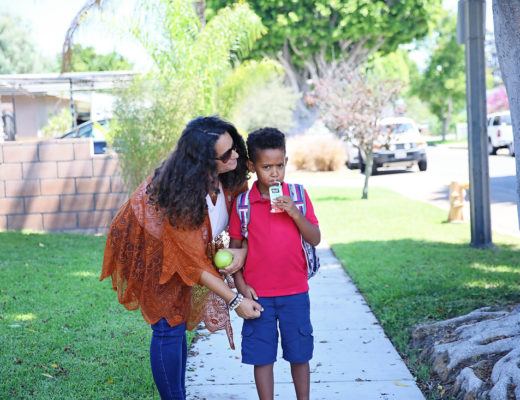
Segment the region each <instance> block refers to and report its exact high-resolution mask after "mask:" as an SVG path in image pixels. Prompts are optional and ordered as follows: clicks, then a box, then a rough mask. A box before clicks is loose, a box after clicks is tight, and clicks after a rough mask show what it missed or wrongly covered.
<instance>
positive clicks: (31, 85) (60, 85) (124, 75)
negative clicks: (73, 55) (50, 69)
mask: <svg viewBox="0 0 520 400" xmlns="http://www.w3.org/2000/svg"><path fill="white" fill-rule="evenodd" d="M135 75H136V73H135V72H133V71H102V72H68V73H64V74H55V73H53V74H11V75H0V96H1V95H4V96H5V95H28V96H35V95H45V94H47V95H54V96H59V97H61V96H63V95H64V94H69V93H70V91H71V90H72V91H73V92H78V91H94V90H103V89H113V88H115V87H119V86H121V85H125V84H127V83H128V82H130V81H131V80H132V78H133V77H134V76H135Z"/></svg>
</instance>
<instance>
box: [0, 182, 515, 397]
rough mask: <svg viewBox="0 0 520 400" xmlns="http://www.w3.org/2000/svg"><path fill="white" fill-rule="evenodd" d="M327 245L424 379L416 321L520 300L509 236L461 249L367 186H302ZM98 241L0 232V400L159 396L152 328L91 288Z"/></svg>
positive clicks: (451, 230) (392, 197)
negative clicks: (364, 194) (363, 194)
mask: <svg viewBox="0 0 520 400" xmlns="http://www.w3.org/2000/svg"><path fill="white" fill-rule="evenodd" d="M309 189H310V190H309V191H310V194H311V196H312V198H313V202H314V204H315V207H316V210H317V215H318V218H319V219H320V225H321V227H322V231H323V234H324V237H325V239H326V240H327V241H328V243H329V244H330V245H331V246H332V248H333V250H334V252H335V253H336V255H337V256H338V257H339V258H340V259H341V260H342V262H343V264H344V265H345V267H346V270H347V271H348V273H349V274H350V275H351V276H352V277H353V279H354V281H355V283H356V285H357V286H358V287H359V289H360V290H361V291H362V293H363V294H364V295H365V297H366V299H367V301H368V302H369V304H370V306H371V307H372V309H373V310H374V312H375V314H376V316H377V317H378V318H379V320H380V321H381V323H382V325H383V327H384V329H385V331H386V332H387V334H388V335H389V337H390V338H391V340H392V341H393V342H394V344H395V345H396V346H397V348H398V350H399V351H400V352H401V354H403V355H404V356H405V358H406V359H407V361H408V363H409V366H410V367H411V369H412V371H413V372H414V373H415V374H416V375H417V376H418V377H419V378H420V379H421V380H422V381H423V382H425V381H426V380H427V379H428V370H427V368H425V367H424V366H421V365H420V364H419V363H418V362H417V361H415V358H414V354H413V352H412V351H411V350H410V349H409V344H408V343H409V337H410V329H411V327H412V326H413V325H415V324H417V323H420V322H424V321H429V320H440V319H444V318H449V317H453V316H456V315H459V314H462V313H466V312H468V311H470V310H472V309H474V308H477V307H481V306H487V305H501V304H508V303H515V302H520V279H519V278H520V247H519V245H518V241H516V242H515V241H514V240H513V239H510V238H509V239H508V238H506V237H498V236H495V238H494V240H495V243H497V244H498V246H497V248H496V249H495V250H485V251H484V250H476V249H472V248H470V247H469V246H468V242H469V226H468V225H467V224H459V225H454V224H446V223H444V220H445V219H446V214H447V213H446V212H445V211H442V210H439V209H437V208H435V207H432V206H429V205H427V204H423V203H419V202H415V201H411V200H408V199H405V198H403V197H401V196H399V195H397V194H394V193H392V192H390V191H384V190H376V189H372V190H371V192H370V200H368V201H362V200H359V196H360V190H359V189H358V188H354V189H337V188H335V189H322V188H320V189H313V188H309ZM104 242H105V239H104V238H103V237H94V236H82V235H61V234H59V235H58V234H55V235H40V234H22V233H0V254H2V257H0V348H1V349H2V351H0V398H24V399H28V398H31V399H65V398H67V399H69V398H88V399H98V398H104V399H123V398H125V399H127V398H139V399H143V398H148V399H151V398H153V397H155V398H158V395H157V393H156V391H155V389H154V385H153V380H152V377H151V372H150V367H149V359H148V357H149V356H148V347H149V340H150V328H149V327H148V325H147V324H146V323H144V321H143V319H142V317H141V314H140V313H139V312H128V311H126V310H125V309H124V308H123V307H122V306H121V305H119V303H118V302H117V298H116V294H115V292H113V291H112V289H111V285H110V282H109V281H104V282H101V283H100V282H99V281H98V276H99V272H100V266H101V260H102V252H103V247H104Z"/></svg>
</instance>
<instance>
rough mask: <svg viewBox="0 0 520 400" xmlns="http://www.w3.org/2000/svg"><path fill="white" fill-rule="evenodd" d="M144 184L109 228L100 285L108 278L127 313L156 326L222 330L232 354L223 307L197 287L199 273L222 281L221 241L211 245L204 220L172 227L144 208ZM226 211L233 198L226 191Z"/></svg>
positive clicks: (152, 210) (230, 336)
mask: <svg viewBox="0 0 520 400" xmlns="http://www.w3.org/2000/svg"><path fill="white" fill-rule="evenodd" d="M147 184H148V182H143V183H142V184H141V186H139V188H137V190H136V191H135V192H134V193H133V194H132V196H131V197H130V199H129V200H128V201H127V202H126V203H125V204H124V205H123V206H122V207H121V209H120V210H119V211H118V213H117V215H116V216H115V218H114V220H113V221H112V224H111V226H110V231H109V234H108V237H107V243H106V247H105V255H104V259H103V269H102V272H101V276H100V280H103V279H105V278H107V277H109V276H111V277H112V288H113V289H114V290H116V291H117V296H118V300H119V302H120V303H121V304H123V305H124V306H125V307H126V308H127V309H128V310H136V309H137V308H140V309H141V313H142V314H143V317H144V319H145V320H146V322H148V323H149V324H154V323H156V322H157V321H159V319H161V318H165V319H166V320H167V321H168V323H169V324H170V325H171V326H173V325H177V324H179V323H181V322H186V324H187V328H188V329H193V328H194V327H196V326H197V324H199V322H201V321H204V323H205V326H206V328H207V329H208V330H209V331H211V332H214V331H216V330H219V329H225V330H226V333H227V335H228V339H229V344H230V346H231V348H233V349H234V343H233V331H232V328H231V323H230V320H229V310H228V307H227V304H226V303H225V301H224V300H223V299H221V298H220V297H219V296H217V295H215V294H214V293H213V292H211V291H210V290H208V289H207V288H205V287H203V286H202V285H200V277H201V274H202V272H203V271H207V272H209V273H211V274H213V275H215V276H218V277H221V275H220V274H219V273H218V272H217V271H216V269H215V267H214V266H213V263H212V261H211V260H212V258H213V255H214V253H215V251H216V250H217V249H218V248H221V247H223V243H222V240H221V239H220V238H217V239H220V240H216V241H213V240H212V233H211V224H210V222H209V217H206V220H205V221H204V223H203V225H202V226H201V227H200V228H199V229H194V230H183V229H177V228H174V227H173V226H172V225H171V224H170V223H169V221H168V218H165V216H164V215H163V214H162V213H161V212H160V211H158V210H156V209H155V207H154V206H152V205H150V204H148V195H147V194H146V186H147ZM224 194H225V198H226V204H227V207H228V212H229V211H230V208H231V205H232V203H233V200H234V196H235V195H236V194H237V193H231V192H228V191H225V192H224Z"/></svg>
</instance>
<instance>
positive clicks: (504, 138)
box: [487, 111, 515, 156]
mask: <svg viewBox="0 0 520 400" xmlns="http://www.w3.org/2000/svg"><path fill="white" fill-rule="evenodd" d="M487 135H488V154H497V150H498V149H508V151H509V154H510V155H511V156H514V155H515V149H514V146H513V126H512V124H511V114H510V112H509V111H502V112H498V113H494V114H489V115H488V119H487Z"/></svg>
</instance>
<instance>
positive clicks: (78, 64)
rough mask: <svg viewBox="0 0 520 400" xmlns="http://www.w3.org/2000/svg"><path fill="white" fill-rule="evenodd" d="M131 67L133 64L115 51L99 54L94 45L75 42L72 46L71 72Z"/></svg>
mask: <svg viewBox="0 0 520 400" xmlns="http://www.w3.org/2000/svg"><path fill="white" fill-rule="evenodd" d="M60 62H61V57H60ZM130 69H132V64H131V63H130V62H129V61H128V60H126V59H125V58H123V56H121V55H120V54H118V53H116V52H115V51H113V52H111V53H107V54H98V53H96V51H95V50H94V48H93V47H90V46H88V47H83V46H81V45H80V44H75V45H74V46H73V48H72V60H71V67H70V71H71V72H87V71H117V70H130Z"/></svg>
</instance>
